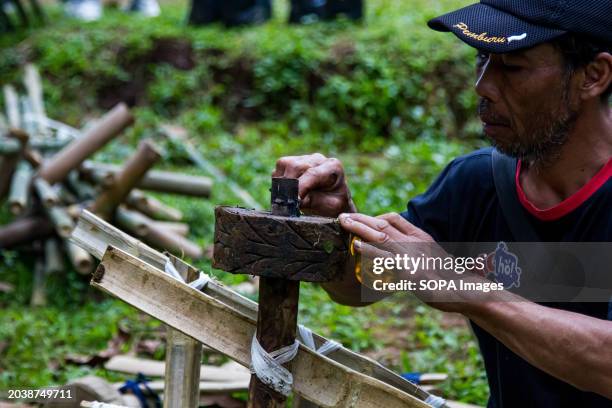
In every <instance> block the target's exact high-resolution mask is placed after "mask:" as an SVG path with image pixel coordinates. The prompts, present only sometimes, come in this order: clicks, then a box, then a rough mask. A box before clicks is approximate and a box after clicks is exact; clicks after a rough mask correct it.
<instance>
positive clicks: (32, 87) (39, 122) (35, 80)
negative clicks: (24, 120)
mask: <svg viewBox="0 0 612 408" xmlns="http://www.w3.org/2000/svg"><path fill="white" fill-rule="evenodd" d="M23 84H24V85H25V88H26V90H27V92H28V98H29V100H30V107H31V109H32V116H33V117H32V118H28V119H30V120H31V121H33V122H34V123H35V130H36V131H37V132H38V134H43V135H44V134H47V133H48V132H47V129H46V128H45V126H44V122H45V118H46V117H47V114H46V113H45V106H44V102H43V88H42V81H41V79H40V74H39V73H38V69H37V68H36V66H35V65H33V64H26V66H25V68H24V75H23Z"/></svg>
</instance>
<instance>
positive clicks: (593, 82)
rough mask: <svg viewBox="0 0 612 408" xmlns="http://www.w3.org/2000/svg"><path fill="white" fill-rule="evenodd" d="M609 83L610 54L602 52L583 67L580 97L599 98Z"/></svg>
mask: <svg viewBox="0 0 612 408" xmlns="http://www.w3.org/2000/svg"><path fill="white" fill-rule="evenodd" d="M610 84H612V55H611V54H610V53H608V52H602V53H599V54H598V55H597V56H596V57H595V60H594V61H593V62H591V63H589V64H588V65H587V66H586V67H585V68H584V81H583V83H582V86H581V87H580V89H581V96H582V99H583V100H587V99H593V98H599V97H600V96H601V95H602V94H603V93H605V92H606V90H607V89H608V88H609V87H610Z"/></svg>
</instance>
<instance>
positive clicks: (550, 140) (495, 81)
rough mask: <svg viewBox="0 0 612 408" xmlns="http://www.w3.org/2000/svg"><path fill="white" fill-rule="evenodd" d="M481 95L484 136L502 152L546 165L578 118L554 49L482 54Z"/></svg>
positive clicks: (546, 46) (479, 69) (479, 67)
mask: <svg viewBox="0 0 612 408" xmlns="http://www.w3.org/2000/svg"><path fill="white" fill-rule="evenodd" d="M477 75H478V81H477V83H476V92H477V93H478V95H479V96H480V98H481V99H480V104H479V107H478V112H479V115H480V118H481V120H482V122H483V126H484V132H485V134H486V135H487V137H489V138H490V139H491V140H492V141H493V144H494V145H495V146H496V147H497V148H498V149H499V150H500V151H502V152H504V153H506V154H509V155H511V156H514V157H518V158H520V159H522V160H526V161H529V162H535V163H547V162H549V161H551V160H553V159H554V158H555V156H556V155H557V154H558V153H559V150H560V147H561V146H562V145H563V144H564V143H565V142H566V141H567V139H568V136H569V132H570V130H571V129H572V127H573V125H574V123H575V121H576V117H577V116H578V113H577V112H578V108H579V102H578V100H577V98H575V97H573V95H574V94H575V92H573V90H572V87H573V86H574V85H573V82H572V80H571V77H570V75H568V73H567V70H566V68H565V65H564V63H563V57H562V55H561V53H560V52H559V51H558V50H557V49H556V48H555V47H553V46H552V45H550V44H543V45H539V46H536V47H534V48H531V49H528V50H524V51H520V52H514V53H508V54H490V55H486V54H479V57H478V63H477Z"/></svg>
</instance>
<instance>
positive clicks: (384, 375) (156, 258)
mask: <svg viewBox="0 0 612 408" xmlns="http://www.w3.org/2000/svg"><path fill="white" fill-rule="evenodd" d="M72 240H73V241H74V242H75V243H77V244H78V245H80V246H82V247H83V248H84V249H85V250H87V252H89V253H91V254H92V255H93V256H95V257H96V258H98V259H101V258H102V256H103V255H104V252H105V251H106V248H107V247H108V246H115V247H117V248H120V249H122V250H123V251H126V252H127V253H129V254H131V255H133V256H136V257H138V258H139V259H140V260H142V261H144V262H146V263H148V264H150V265H152V266H153V267H155V268H158V269H161V270H163V269H164V265H165V264H166V262H168V260H169V257H168V256H166V255H164V254H162V253H160V252H158V251H156V250H154V249H153V248H151V247H149V246H148V245H145V244H143V243H142V242H140V241H139V240H137V239H136V238H134V237H131V236H130V235H128V234H126V233H124V232H122V231H121V230H119V229H118V228H116V227H114V226H112V225H110V224H109V223H107V222H105V221H104V220H102V219H100V218H99V217H96V216H95V215H94V214H92V213H90V212H88V211H83V213H82V214H81V216H80V218H79V221H78V223H77V226H76V228H75V230H74V232H73V234H72ZM185 266H187V267H189V265H188V264H185ZM202 292H203V293H204V294H206V295H207V296H210V297H212V298H214V299H216V300H217V301H219V302H222V303H223V304H225V305H227V306H229V307H230V308H231V309H232V310H233V311H234V312H235V313H238V314H240V315H242V316H243V317H244V318H246V319H248V320H250V321H251V322H253V323H254V322H256V321H257V309H258V305H257V303H256V302H254V301H252V300H251V299H249V298H247V297H245V296H242V295H240V294H239V293H237V292H235V291H233V290H231V289H230V288H228V287H227V286H225V285H223V284H221V283H219V282H217V281H215V280H212V281H210V282H209V283H208V284H207V285H206V286H205V287H204V288H203V289H202ZM313 335H314V339H315V344H316V346H317V347H320V346H321V345H322V344H324V343H325V342H326V341H327V339H326V338H324V337H323V336H320V335H318V334H316V333H313ZM205 344H207V343H205ZM327 357H328V358H330V359H332V360H334V361H336V362H337V363H339V364H342V365H345V366H346V367H349V368H350V369H353V370H355V371H357V372H360V373H363V374H365V375H368V376H371V377H373V378H375V379H378V380H380V381H383V382H385V383H387V384H389V385H392V386H394V387H396V388H398V389H400V390H402V391H404V392H406V393H408V394H410V395H414V396H416V397H418V398H419V399H421V400H423V401H424V400H426V399H427V398H428V397H429V393H427V392H426V391H424V390H423V389H421V388H420V387H418V386H417V385H415V384H413V383H411V382H410V381H408V380H406V379H404V378H402V377H401V376H399V375H397V374H396V373H394V372H393V371H391V370H389V369H387V368H386V367H384V366H382V365H381V364H379V363H378V362H376V361H374V360H372V359H370V358H368V357H365V356H362V355H360V354H357V353H354V352H353V351H351V350H348V349H346V348H344V347H342V348H340V349H338V350H336V351H335V352H333V353H331V354H329V355H328V356H327ZM443 407H446V408H448V407H447V406H445V405H444V406H443Z"/></svg>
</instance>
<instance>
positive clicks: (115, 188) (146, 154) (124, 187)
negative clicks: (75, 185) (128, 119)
mask: <svg viewBox="0 0 612 408" xmlns="http://www.w3.org/2000/svg"><path fill="white" fill-rule="evenodd" d="M160 158H161V154H160V153H159V151H158V149H157V148H156V147H155V145H153V143H151V142H149V141H143V142H141V143H140V145H139V146H138V150H137V151H136V153H134V155H133V156H132V157H131V158H130V159H129V160H128V161H127V163H126V164H125V166H124V167H123V168H122V169H121V171H119V172H117V173H115V182H114V183H113V185H112V186H111V187H109V188H108V189H107V190H105V191H103V192H102V194H100V195H99V196H98V198H97V200H96V201H95V202H94V204H93V206H92V211H93V212H94V213H98V214H100V215H102V216H103V217H105V218H108V217H110V216H111V215H112V213H113V212H114V211H115V209H116V208H117V206H118V205H119V204H120V203H121V202H123V200H125V198H126V197H127V196H128V194H129V193H130V190H132V188H134V186H135V185H136V184H137V183H138V182H139V181H140V180H141V179H142V178H143V176H144V175H145V174H146V173H147V171H149V169H150V168H151V167H153V165H154V164H155V163H156V162H157V161H158V160H159V159H160Z"/></svg>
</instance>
